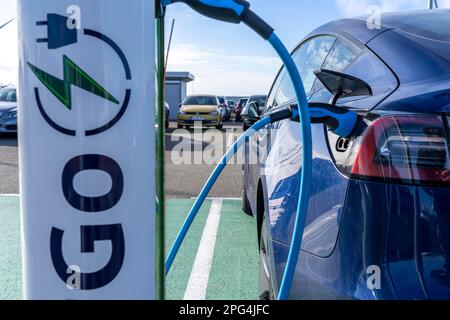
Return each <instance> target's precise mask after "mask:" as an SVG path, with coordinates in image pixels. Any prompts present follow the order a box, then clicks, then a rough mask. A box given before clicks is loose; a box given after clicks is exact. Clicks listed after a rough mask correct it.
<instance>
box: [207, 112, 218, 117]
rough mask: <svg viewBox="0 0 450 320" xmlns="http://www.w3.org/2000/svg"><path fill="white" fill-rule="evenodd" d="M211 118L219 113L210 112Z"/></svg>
mask: <svg viewBox="0 0 450 320" xmlns="http://www.w3.org/2000/svg"><path fill="white" fill-rule="evenodd" d="M209 114H210V115H211V116H217V115H218V114H219V111H212V112H210V113H209Z"/></svg>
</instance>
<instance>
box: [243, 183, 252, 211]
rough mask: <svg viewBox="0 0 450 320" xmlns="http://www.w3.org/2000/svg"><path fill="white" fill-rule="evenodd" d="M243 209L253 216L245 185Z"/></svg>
mask: <svg viewBox="0 0 450 320" xmlns="http://www.w3.org/2000/svg"><path fill="white" fill-rule="evenodd" d="M242 211H244V213H245V214H248V215H249V216H253V212H252V208H251V207H250V201H248V198H247V191H246V190H245V187H244V188H243V189H242Z"/></svg>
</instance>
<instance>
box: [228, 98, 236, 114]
mask: <svg viewBox="0 0 450 320" xmlns="http://www.w3.org/2000/svg"><path fill="white" fill-rule="evenodd" d="M228 106H229V107H230V110H231V112H236V104H235V103H234V101H231V100H228Z"/></svg>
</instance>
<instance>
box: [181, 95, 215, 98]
mask: <svg viewBox="0 0 450 320" xmlns="http://www.w3.org/2000/svg"><path fill="white" fill-rule="evenodd" d="M196 97H208V98H217V96H215V95H213V94H193V95H190V96H187V98H196Z"/></svg>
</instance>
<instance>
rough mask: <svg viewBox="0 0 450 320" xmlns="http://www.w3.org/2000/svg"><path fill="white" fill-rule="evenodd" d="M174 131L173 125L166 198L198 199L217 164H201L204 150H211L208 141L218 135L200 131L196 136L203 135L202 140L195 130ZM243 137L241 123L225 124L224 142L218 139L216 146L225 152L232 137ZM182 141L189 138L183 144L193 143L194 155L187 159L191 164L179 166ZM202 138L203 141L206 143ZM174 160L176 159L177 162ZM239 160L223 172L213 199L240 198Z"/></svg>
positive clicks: (168, 137)
mask: <svg viewBox="0 0 450 320" xmlns="http://www.w3.org/2000/svg"><path fill="white" fill-rule="evenodd" d="M175 128H176V123H171V124H170V128H169V129H168V130H167V131H166V155H165V161H166V166H165V176H166V180H165V184H166V185H165V189H166V197H167V198H168V199H183V198H191V197H196V196H197V195H198V194H199V193H200V191H201V189H202V187H203V185H204V183H205V182H206V180H207V179H208V177H209V175H210V174H211V172H212V171H213V170H214V168H215V164H213V165H211V164H206V163H205V161H199V159H202V154H203V151H205V150H208V149H207V148H209V147H210V143H208V142H209V141H211V140H212V139H211V138H212V136H213V135H215V134H216V133H217V131H216V130H213V131H202V130H197V131H196V132H195V133H197V135H203V138H202V137H200V136H195V135H194V131H195V129H194V130H181V131H180V130H177V129H175ZM241 134H242V122H236V123H233V122H228V123H226V124H225V125H224V128H223V130H222V139H219V141H218V143H217V144H215V145H214V147H215V148H216V149H217V150H222V152H223V153H224V152H225V151H226V149H228V148H227V146H228V147H229V146H231V145H230V141H233V140H232V139H233V137H238V136H239V135H241ZM199 138H200V139H199ZM183 139H186V140H185V142H184V143H185V144H187V145H189V144H190V149H191V153H190V155H188V156H187V158H191V163H190V164H178V163H177V160H178V159H179V158H180V156H179V152H178V150H179V149H178V148H179V144H180V143H182V141H183ZM201 139H203V141H202V140H201ZM220 140H221V141H220ZM215 141H217V140H215ZM227 141H228V143H227ZM177 145H178V147H177ZM208 145H209V147H208ZM174 149H175V150H174ZM174 157H175V158H176V159H175V161H174ZM241 158H242V157H241ZM236 159H237V158H234V159H232V160H231V164H230V165H228V166H227V167H226V168H225V170H224V171H223V173H222V175H221V177H220V179H219V180H218V181H217V183H216V185H215V187H214V188H213V189H212V190H211V193H210V196H211V197H221V198H240V197H241V193H242V161H241V162H238V161H236ZM200 162H202V163H200Z"/></svg>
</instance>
